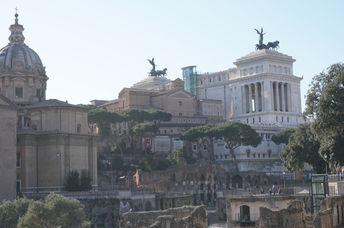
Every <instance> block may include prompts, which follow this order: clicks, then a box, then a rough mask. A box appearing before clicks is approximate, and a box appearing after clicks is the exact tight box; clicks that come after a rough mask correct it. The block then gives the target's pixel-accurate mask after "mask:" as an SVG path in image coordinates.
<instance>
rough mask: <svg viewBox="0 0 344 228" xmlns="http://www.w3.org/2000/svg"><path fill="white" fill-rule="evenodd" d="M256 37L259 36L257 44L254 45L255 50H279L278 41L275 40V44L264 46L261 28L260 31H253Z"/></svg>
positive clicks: (269, 43) (270, 43)
mask: <svg viewBox="0 0 344 228" xmlns="http://www.w3.org/2000/svg"><path fill="white" fill-rule="evenodd" d="M254 30H255V31H256V32H257V33H258V35H259V43H258V44H256V50H262V49H272V50H275V49H277V48H279V41H278V40H276V41H275V42H268V44H264V43H263V41H264V35H265V34H266V33H264V30H263V28H261V29H260V31H259V30H258V29H254Z"/></svg>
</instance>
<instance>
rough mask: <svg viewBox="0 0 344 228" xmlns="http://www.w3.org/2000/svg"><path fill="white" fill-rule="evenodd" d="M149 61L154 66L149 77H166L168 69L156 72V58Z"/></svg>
mask: <svg viewBox="0 0 344 228" xmlns="http://www.w3.org/2000/svg"><path fill="white" fill-rule="evenodd" d="M147 60H148V62H149V63H150V64H151V65H152V67H153V68H152V69H151V71H150V72H149V76H153V77H161V76H165V75H166V71H167V68H164V69H163V70H155V67H156V64H155V62H154V58H152V59H151V60H150V59H147Z"/></svg>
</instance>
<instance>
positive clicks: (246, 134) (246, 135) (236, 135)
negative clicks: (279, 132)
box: [210, 122, 262, 171]
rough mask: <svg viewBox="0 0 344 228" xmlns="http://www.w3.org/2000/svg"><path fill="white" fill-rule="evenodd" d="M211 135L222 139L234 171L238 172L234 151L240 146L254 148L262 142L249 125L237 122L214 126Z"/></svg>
mask: <svg viewBox="0 0 344 228" xmlns="http://www.w3.org/2000/svg"><path fill="white" fill-rule="evenodd" d="M210 134H211V135H213V136H214V137H215V138H217V139H220V138H222V139H223V141H224V142H225V143H226V148H227V149H229V153H230V154H231V156H232V158H233V162H234V165H235V169H236V171H239V167H238V162H237V160H236V155H235V152H234V151H235V149H236V148H238V147H240V146H253V147H256V146H258V145H259V143H260V142H261V141H262V138H261V137H260V136H259V135H258V133H257V132H256V131H255V130H254V129H252V128H251V127H250V126H249V125H247V124H243V123H239V122H228V123H226V124H222V125H216V126H214V127H213V129H212V130H211V133H210Z"/></svg>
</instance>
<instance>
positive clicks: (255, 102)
mask: <svg viewBox="0 0 344 228" xmlns="http://www.w3.org/2000/svg"><path fill="white" fill-rule="evenodd" d="M254 93H255V94H254V111H255V112H258V110H259V104H258V83H254Z"/></svg>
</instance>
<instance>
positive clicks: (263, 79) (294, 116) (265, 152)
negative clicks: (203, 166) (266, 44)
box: [183, 49, 303, 171]
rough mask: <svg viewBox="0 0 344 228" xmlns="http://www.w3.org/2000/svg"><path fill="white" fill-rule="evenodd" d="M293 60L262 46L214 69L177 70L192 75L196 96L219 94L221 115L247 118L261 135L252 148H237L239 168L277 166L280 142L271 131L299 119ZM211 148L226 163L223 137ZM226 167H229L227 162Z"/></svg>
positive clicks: (228, 160) (228, 159)
mask: <svg viewBox="0 0 344 228" xmlns="http://www.w3.org/2000/svg"><path fill="white" fill-rule="evenodd" d="M294 62H295V59H293V58H292V57H291V56H288V55H285V54H282V53H279V52H277V51H274V50H268V49H262V50H257V51H254V52H252V53H250V54H248V55H246V56H244V57H242V58H239V59H237V60H236V61H235V62H234V64H235V65H236V67H235V68H230V69H228V70H224V71H220V72H216V73H207V74H198V73H197V72H196V71H195V69H193V70H190V69H188V68H183V70H184V71H185V69H187V70H188V72H196V73H195V74H185V73H184V74H183V76H184V81H185V82H186V81H196V83H195V86H196V88H194V89H195V91H196V96H197V98H198V99H217V100H221V101H222V105H223V115H224V118H225V119H226V120H228V121H240V122H242V123H247V124H250V125H251V126H252V127H253V128H254V129H256V130H257V132H258V133H259V134H260V135H261V136H262V137H263V141H262V143H261V144H260V145H259V146H258V147H256V148H252V147H240V148H238V149H237V151H236V152H237V160H238V163H239V170H240V171H250V170H255V171H257V170H260V171H281V168H282V167H281V166H280V165H279V164H280V157H279V153H280V152H281V150H282V148H281V146H279V145H275V144H274V143H273V142H272V141H271V136H272V135H273V134H275V133H276V132H278V131H280V130H281V129H284V128H293V127H296V126H297V125H299V124H300V123H302V122H303V119H302V116H301V93H300V81H301V80H302V78H300V77H298V76H295V75H294V74H293V63H294ZM191 68H195V66H191ZM186 77H191V80H190V78H186ZM192 77H193V78H192ZM189 87H190V85H189ZM185 88H187V86H185ZM214 151H215V158H216V159H217V161H223V162H225V163H228V164H231V161H232V160H231V159H232V158H231V156H230V154H229V151H228V150H227V149H225V148H224V143H223V142H221V141H218V142H217V143H215V145H214ZM273 164H276V165H275V166H274V165H273ZM227 168H228V169H232V166H231V165H228V166H227Z"/></svg>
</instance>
